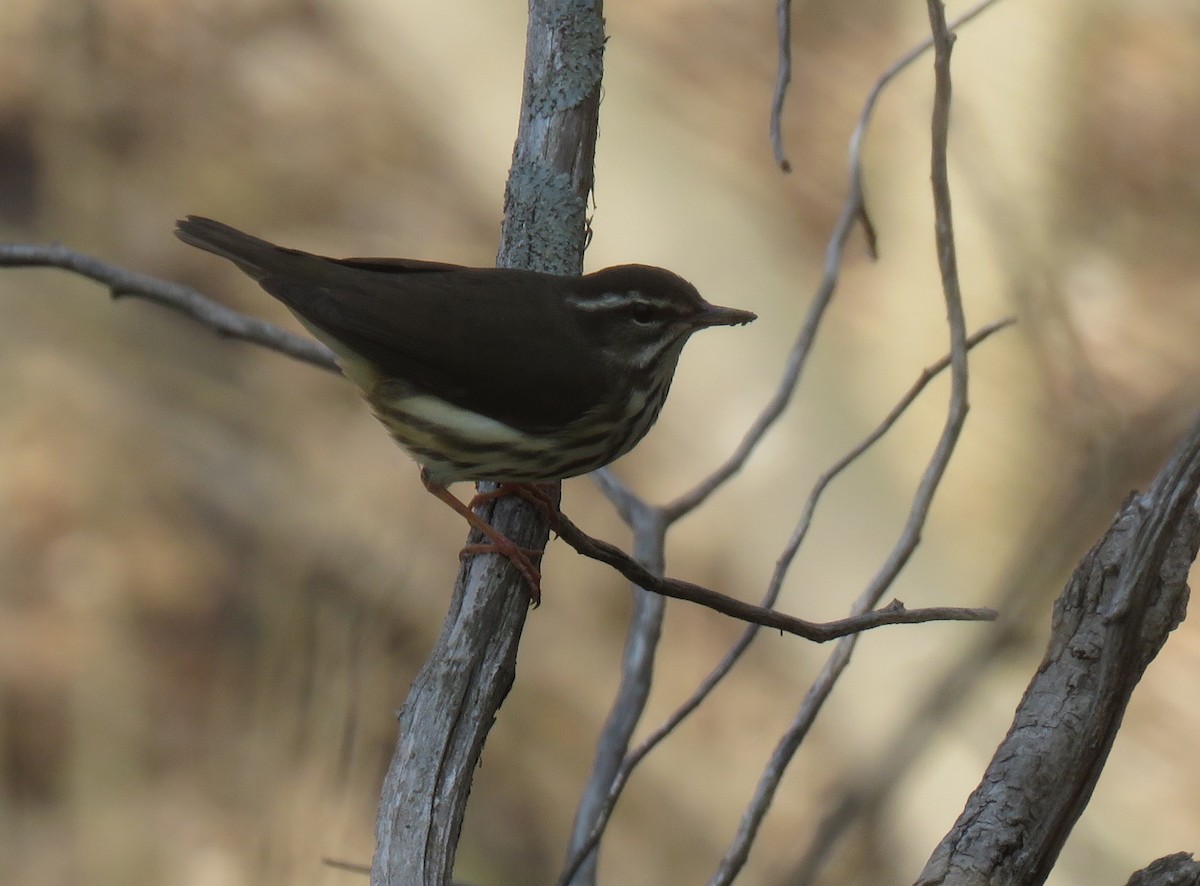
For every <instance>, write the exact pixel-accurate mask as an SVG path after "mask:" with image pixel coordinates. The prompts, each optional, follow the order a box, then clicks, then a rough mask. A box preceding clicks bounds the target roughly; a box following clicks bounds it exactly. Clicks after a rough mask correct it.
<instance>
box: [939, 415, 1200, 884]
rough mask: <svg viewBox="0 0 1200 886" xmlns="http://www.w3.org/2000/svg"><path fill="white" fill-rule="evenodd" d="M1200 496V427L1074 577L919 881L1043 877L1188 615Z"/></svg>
mask: <svg viewBox="0 0 1200 886" xmlns="http://www.w3.org/2000/svg"><path fill="white" fill-rule="evenodd" d="M1198 488H1200V421H1197V422H1196V423H1195V424H1193V426H1192V428H1191V429H1190V430H1189V431H1188V434H1187V436H1186V437H1185V438H1184V440H1183V441H1182V442H1181V443H1180V445H1179V446H1178V447H1177V449H1176V451H1175V454H1174V455H1173V456H1172V457H1171V459H1170V461H1169V462H1168V463H1167V465H1166V466H1165V467H1164V468H1163V470H1162V471H1161V472H1160V473H1159V475H1158V477H1157V478H1156V479H1155V481H1154V484H1153V486H1152V487H1151V489H1150V490H1149V491H1148V492H1147V493H1146V494H1144V495H1140V496H1134V497H1133V498H1131V499H1130V500H1129V501H1128V502H1126V504H1125V506H1124V507H1123V508H1122V509H1121V511H1120V513H1119V514H1118V515H1117V517H1116V519H1115V520H1114V522H1113V524H1112V526H1111V527H1110V529H1109V531H1108V532H1107V533H1106V534H1105V536H1104V538H1103V539H1101V541H1099V542H1098V543H1097V544H1096V545H1095V546H1094V547H1093V548H1092V550H1091V551H1089V552H1088V554H1087V555H1086V556H1085V557H1084V558H1083V560H1082V562H1081V563H1080V564H1079V566H1078V568H1077V569H1076V570H1075V573H1074V574H1073V575H1072V576H1071V579H1070V581H1069V582H1068V583H1067V587H1066V589H1065V590H1064V591H1063V593H1062V595H1061V596H1060V597H1059V599H1058V600H1057V601H1056V603H1055V607H1054V620H1053V631H1052V634H1051V637H1050V642H1049V645H1048V647H1047V650H1046V656H1045V659H1044V660H1043V662H1042V664H1041V666H1040V667H1039V668H1038V671H1037V673H1036V674H1035V675H1034V677H1033V680H1032V681H1031V682H1030V684H1029V687H1028V688H1027V689H1026V691H1025V696H1024V697H1023V698H1022V700H1021V704H1020V705H1019V707H1018V708H1017V712H1016V714H1015V716H1014V718H1013V724H1012V727H1011V728H1010V730H1009V733H1008V736H1007V737H1006V738H1005V739H1004V741H1003V742H1002V743H1001V745H1000V747H999V748H997V750H996V754H995V756H994V757H993V758H992V762H991V765H990V766H989V767H988V770H987V772H986V773H985V775H984V777H983V780H982V781H981V783H980V786H979V787H978V788H977V789H976V790H975V793H973V794H972V795H971V798H970V799H969V800H968V801H967V806H966V808H965V809H964V811H963V813H962V815H961V816H960V817H959V819H958V821H957V822H956V823H955V825H954V828H953V829H952V830H951V831H950V833H949V834H947V836H946V838H945V839H944V840H943V841H942V843H941V845H940V846H939V847H938V848H937V849H936V850H935V851H934V853H933V856H932V857H931V858H930V860H929V862H928V864H927V865H926V866H925V870H924V871H923V872H922V874H921V877H920V879H919V880H918V883H921V884H935V883H948V882H954V883H1040V882H1042V881H1043V880H1044V879H1045V877H1046V875H1047V873H1048V872H1049V870H1050V868H1051V867H1052V866H1053V864H1054V861H1055V860H1056V859H1057V857H1058V853H1059V851H1060V850H1061V848H1062V845H1063V843H1064V841H1065V840H1066V838H1067V836H1068V834H1069V833H1070V831H1071V828H1072V827H1073V826H1074V823H1075V821H1076V820H1077V819H1078V817H1079V815H1080V814H1081V813H1082V812H1083V809H1084V807H1085V806H1086V804H1087V802H1088V800H1089V799H1090V797H1091V794H1092V790H1093V788H1094V787H1095V784H1096V781H1097V779H1098V778H1099V777H1100V772H1101V771H1102V769H1103V766H1104V763H1105V762H1106V760H1107V759H1108V753H1109V750H1110V749H1111V747H1112V743H1113V740H1114V739H1115V738H1116V734H1117V730H1118V729H1119V728H1120V725H1121V721H1122V718H1123V716H1124V713H1125V708H1126V706H1127V704H1128V702H1129V698H1130V696H1131V695H1132V693H1133V689H1134V687H1135V686H1136V684H1137V682H1138V680H1140V679H1141V676H1142V674H1143V672H1144V671H1145V669H1146V666H1147V665H1148V664H1149V663H1150V662H1151V661H1152V660H1153V658H1154V656H1155V655H1157V654H1158V651H1159V650H1160V649H1161V648H1162V646H1163V644H1164V643H1166V640H1167V636H1168V635H1169V633H1170V632H1171V631H1172V630H1173V629H1174V628H1175V627H1176V626H1177V625H1178V624H1179V622H1180V621H1182V619H1183V616H1184V614H1185V611H1186V607H1187V597H1188V588H1187V575H1188V570H1189V568H1190V566H1191V563H1192V561H1193V560H1194V559H1195V557H1196V552H1197V550H1198V549H1200V510H1198V509H1197V505H1196V491H1197V489H1198ZM1013 847H1019V848H1018V849H1016V850H1015V851H1014V849H1013Z"/></svg>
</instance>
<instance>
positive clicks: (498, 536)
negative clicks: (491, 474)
mask: <svg viewBox="0 0 1200 886" xmlns="http://www.w3.org/2000/svg"><path fill="white" fill-rule="evenodd" d="M421 483H423V484H424V486H425V488H426V489H427V490H429V492H431V493H432V494H433V495H434V496H435V497H436V498H438V499H440V500H441V501H443V502H445V503H446V504H447V505H449V506H450V507H451V508H453V509H454V510H455V511H457V512H458V513H459V514H460V515H461V516H462V517H463V519H465V520H466V521H467V522H468V523H470V524H471V526H472V527H473V528H475V529H478V530H479V531H480V532H482V533H483V534H484V536H485V537H486V538H487V539H488V541H490V542H491V544H470V545H466V546H465V547H464V548H463V549H462V555H465V554H481V553H494V554H501V555H502V556H504V557H507V558H508V560H509V562H510V563H512V564H513V566H515V567H517V571H518V572H520V573H521V576H522V578H524V579H525V584H526V585H527V586H528V589H529V601H530V602H531V603H532V604H533V606H534V607H535V608H536V607H538V606H540V605H541V604H542V584H541V582H542V574H541V572H539V571H538V568H537V567H536V566H534V565H533V561H532V560H531V559H530V557H531V556H533V557H536V556H540V555H541V554H542V553H543V552H542V551H527V550H525V549H524V548H521V547H518V546H517V544H516V542H514V541H513V540H512V539H511V538H509V537H508V536H506V535H504V534H503V533H502V532H500V531H498V530H497V529H496V528H495V527H493V526H492V525H491V524H489V523H488V522H487V521H486V520H484V519H483V518H482V517H480V516H479V515H478V514H476V513H475V512H474V511H473V510H471V508H470V507H468V506H467V505H465V504H463V503H462V502H461V501H459V500H458V499H457V498H455V497H454V496H453V495H451V494H450V490H449V489H447V488H446V487H445V486H442V485H439V484H437V483H434V482H433V481H432V480H430V478H429V472H428V471H426V470H425V469H424V468H422V469H421ZM472 504H474V499H472ZM460 556H461V555H460Z"/></svg>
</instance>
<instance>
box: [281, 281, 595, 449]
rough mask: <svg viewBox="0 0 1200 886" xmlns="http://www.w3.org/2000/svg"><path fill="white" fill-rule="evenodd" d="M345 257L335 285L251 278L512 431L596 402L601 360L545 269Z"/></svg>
mask: <svg viewBox="0 0 1200 886" xmlns="http://www.w3.org/2000/svg"><path fill="white" fill-rule="evenodd" d="M338 264H342V263H341V262H338ZM349 267H353V268H354V270H355V271H356V273H355V274H354V275H353V276H352V277H347V278H346V279H345V280H344V281H342V283H341V284H339V285H336V286H313V285H311V284H310V283H309V282H308V281H307V280H305V279H301V278H299V277H297V276H292V275H285V274H268V275H266V276H263V277H261V278H260V279H259V284H260V285H261V286H262V287H263V288H264V289H265V290H266V291H267V292H269V293H270V294H271V295H273V296H275V297H276V298H277V299H279V300H280V301H282V302H283V303H284V304H286V305H287V306H288V307H289V308H290V309H291V310H292V311H293V312H294V313H296V314H297V315H298V316H300V317H301V318H302V319H304V320H305V321H307V322H308V323H309V324H311V325H312V326H314V327H316V328H317V329H319V330H321V331H322V332H324V333H325V334H326V335H328V336H330V337H332V338H333V339H335V340H336V341H337V342H339V343H341V344H342V345H343V346H344V347H345V348H347V349H349V350H350V351H352V352H354V353H355V354H358V355H361V356H362V357H365V358H366V359H367V360H369V361H371V363H372V364H374V366H375V367H376V368H377V369H378V370H379V371H381V372H382V373H383V374H384V375H385V376H394V377H398V378H401V379H404V380H405V381H407V382H409V383H411V384H412V385H414V386H415V387H416V388H418V389H420V390H422V391H424V392H427V393H430V394H433V395H435V396H437V397H440V398H442V399H445V400H447V401H449V402H451V403H453V404H455V405H457V406H461V407H463V408H466V409H471V410H474V411H478V412H481V413H483V414H485V415H489V416H491V417H493V418H496V419H498V420H500V421H502V422H504V423H506V424H508V425H511V426H512V427H515V428H517V429H518V430H522V431H526V432H537V431H542V430H547V429H550V428H554V427H558V426H562V425H565V424H567V423H569V422H571V421H573V420H575V419H577V418H579V417H581V416H582V415H583V414H585V413H586V412H588V411H589V410H590V409H592V408H594V407H595V406H596V404H597V403H598V402H599V401H600V399H601V393H602V390H603V386H604V382H605V377H606V376H605V372H606V370H607V368H606V366H605V364H603V363H601V362H600V361H599V359H598V358H599V355H595V356H594V357H590V358H589V356H588V353H589V352H588V350H587V349H588V347H589V345H588V341H587V340H586V339H585V338H584V335H583V333H582V331H581V330H580V329H579V327H578V325H577V324H575V323H574V322H572V321H571V318H570V317H569V316H567V317H565V318H564V317H563V315H562V311H563V309H562V307H561V305H560V304H558V303H556V299H557V296H556V294H555V292H554V288H553V286H552V284H551V282H550V281H551V279H552V278H547V277H546V276H545V275H541V274H535V273H532V272H524V271H497V270H494V269H487V270H475V269H468V268H454V269H452V270H448V271H447V270H441V269H440V268H437V267H428V266H424V267H420V268H413V267H410V266H409V263H399V264H398V265H393V264H392V263H390V262H389V263H386V264H380V263H379V262H375V261H369V262H365V261H358V260H356V261H354V262H352V263H349ZM556 308H557V310H556Z"/></svg>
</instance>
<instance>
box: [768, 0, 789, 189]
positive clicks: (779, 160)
mask: <svg viewBox="0 0 1200 886" xmlns="http://www.w3.org/2000/svg"><path fill="white" fill-rule="evenodd" d="M775 22H776V24H777V25H778V28H779V37H778V42H779V72H778V73H777V74H776V76H775V96H774V98H772V99H771V150H772V151H773V152H774V153H775V164H776V165H777V166H778V167H779V168H780V169H781V170H782V171H783V172H791V171H792V164H791V161H789V160H788V158H787V154H785V153H784V150H783V131H782V130H783V103H784V100H785V99H786V98H787V91H788V86H789V85H790V84H791V82H792V0H776V3H775Z"/></svg>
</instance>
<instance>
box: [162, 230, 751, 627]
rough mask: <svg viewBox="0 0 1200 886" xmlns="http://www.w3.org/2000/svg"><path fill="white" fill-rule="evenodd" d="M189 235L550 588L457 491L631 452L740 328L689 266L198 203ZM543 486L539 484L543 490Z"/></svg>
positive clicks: (439, 493)
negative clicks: (276, 304)
mask: <svg viewBox="0 0 1200 886" xmlns="http://www.w3.org/2000/svg"><path fill="white" fill-rule="evenodd" d="M175 233H176V236H177V237H179V239H180V240H182V241H183V242H184V243H187V244H189V245H191V246H195V247H197V248H199V249H202V250H205V251H207V252H210V253H213V254H214V255H217V256H220V257H222V258H225V259H228V260H229V261H231V262H233V263H234V264H235V265H237V267H238V268H240V269H241V270H242V271H244V272H245V273H246V274H247V275H249V276H250V277H251V278H252V279H253V280H255V281H256V282H257V283H258V285H259V286H261V287H262V288H263V289H264V290H265V291H266V292H267V293H268V294H270V295H271V296H273V297H274V298H276V299H278V300H279V301H280V302H282V303H283V304H284V305H285V306H286V307H287V308H288V309H289V310H290V311H291V312H292V314H294V315H295V316H296V318H297V319H298V320H299V321H300V323H301V324H303V325H304V327H305V328H307V329H308V330H309V331H310V332H311V333H312V334H313V335H314V336H315V337H316V338H317V339H318V340H319V341H321V342H322V343H324V344H325V345H326V346H327V347H328V348H329V349H330V350H331V351H332V352H333V354H334V356H335V357H336V359H337V363H338V365H339V367H340V368H341V370H342V373H343V374H344V375H345V376H346V377H347V378H348V379H349V380H350V381H352V382H353V383H354V384H355V385H357V386H358V388H359V390H360V391H361V393H362V395H363V397H364V398H365V399H366V401H367V403H368V404H369V405H370V407H371V409H372V410H373V412H374V414H375V416H376V418H378V420H379V421H380V422H381V423H382V424H383V425H384V427H385V428H386V429H387V431H388V432H389V433H390V434H391V436H392V437H393V439H394V440H395V441H396V442H397V443H399V444H400V446H401V448H402V449H404V450H405V451H406V452H407V453H408V454H409V455H410V456H411V457H412V458H413V459H414V460H415V461H416V462H417V463H418V464H419V465H420V466H421V480H422V483H423V484H424V486H425V488H426V489H428V490H429V491H430V492H431V493H433V494H434V495H435V496H436V497H437V498H439V499H441V500H442V501H443V502H445V503H446V504H448V505H449V506H450V507H452V508H453V509H454V510H455V511H457V512H458V513H459V514H461V515H462V516H463V517H464V518H465V519H466V520H467V521H468V522H469V523H470V524H471V526H473V527H474V528H476V529H478V530H479V531H480V532H482V533H483V535H484V536H485V537H486V538H487V539H488V540H489V541H490V542H491V545H487V546H475V547H468V548H467V549H464V551H466V552H477V551H478V550H484V549H486V550H489V551H492V550H494V551H495V552H497V553H500V554H502V555H504V556H505V557H507V558H508V559H509V560H510V561H512V563H513V564H514V566H516V567H517V569H518V570H519V571H520V573H521V574H522V575H523V576H524V578H525V580H526V583H527V584H528V585H529V590H530V599H531V602H533V603H534V605H536V604H537V603H538V602H539V601H540V573H539V572H538V570H537V567H535V566H534V565H533V562H532V561H531V560H530V555H531V554H533V555H535V556H536V555H540V554H541V552H540V551H539V552H528V551H525V550H523V549H521V548H519V547H517V545H516V544H515V543H514V542H513V541H511V540H510V539H509V538H507V537H506V536H505V535H503V534H502V533H500V532H499V531H498V530H496V529H495V528H494V527H492V526H491V525H490V524H488V523H487V521H486V520H484V519H483V518H482V517H480V516H478V515H477V514H476V513H475V512H474V509H473V507H472V506H473V505H475V504H476V503H477V502H478V498H479V497H477V498H476V499H474V500H472V502H471V504H470V505H467V504H464V503H463V502H462V501H460V500H459V499H458V498H457V497H456V496H454V495H453V494H452V493H451V492H450V491H449V489H448V488H447V487H448V486H449V485H450V484H451V483H454V482H457V481H462V480H473V481H492V482H495V483H498V484H501V487H500V492H501V493H505V492H511V491H518V492H520V491H522V490H529V489H530V488H531V487H532V486H533V485H535V484H546V483H552V482H555V481H558V480H563V479H567V478H569V477H574V476H578V475H581V474H586V473H589V472H590V471H594V470H596V469H598V468H601V467H603V466H605V465H607V464H609V463H611V462H613V461H615V460H616V459H618V458H620V457H621V456H622V455H624V454H625V453H627V452H629V451H630V450H631V449H632V448H633V447H634V446H635V445H636V444H637V443H638V442H639V441H640V440H641V439H642V438H643V437H644V436H645V435H646V432H647V431H649V430H650V427H651V425H653V424H654V422H655V420H656V419H657V418H658V414H659V411H660V410H661V408H662V405H663V401H664V400H665V399H666V396H667V392H668V390H669V389H670V386H671V381H672V379H673V378H674V375H675V369H676V366H677V365H678V361H679V355H680V352H681V351H682V350H683V346H684V344H685V343H686V342H687V340H688V338H689V337H690V336H691V335H692V333H694V332H696V331H698V330H700V329H704V328H707V327H713V326H740V325H744V324H746V323H749V322H751V321H752V320H754V319H756V315H755V314H753V313H752V312H750V311H745V310H740V309H737V308H727V307H720V306H718V305H713V304H710V303H709V302H707V301H705V300H704V298H703V297H701V295H700V293H699V292H698V291H697V290H696V288H695V287H694V286H693V285H692V284H690V283H688V282H687V281H686V280H684V279H683V278H682V277H680V276H678V275H677V274H675V273H673V272H671V271H668V270H666V269H664V268H659V267H653V266H650V265H638V264H624V265H617V266H614V267H609V268H605V269H603V270H599V271H595V272H593V273H590V274H585V275H582V276H569V275H558V274H548V273H542V272H539V271H529V270H520V269H511V268H474V267H466V266H462V265H455V264H446V263H442V262H432V261H421V260H415V259H404V258H328V257H325V256H321V255H315V254H312V253H308V252H303V251H300V250H298V249H289V248H286V247H282V246H276V245H275V244H273V243H270V242H268V241H267V240H263V239H260V238H258V237H255V236H252V235H251V234H247V233H244V232H242V231H239V230H237V229H236V228H233V227H230V226H229V225H226V224H224V223H222V222H218V221H214V220H212V219H209V218H204V217H202V216H194V215H190V216H188V217H187V218H185V219H182V220H180V221H179V222H178V223H177V227H176V231H175ZM534 497H535V498H537V497H538V496H537V494H536V493H535V494H534Z"/></svg>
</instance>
